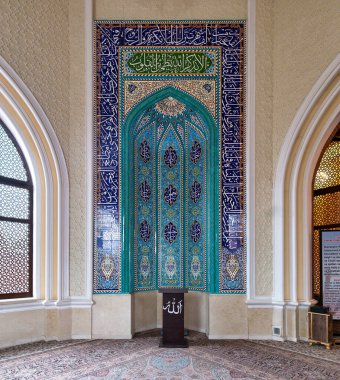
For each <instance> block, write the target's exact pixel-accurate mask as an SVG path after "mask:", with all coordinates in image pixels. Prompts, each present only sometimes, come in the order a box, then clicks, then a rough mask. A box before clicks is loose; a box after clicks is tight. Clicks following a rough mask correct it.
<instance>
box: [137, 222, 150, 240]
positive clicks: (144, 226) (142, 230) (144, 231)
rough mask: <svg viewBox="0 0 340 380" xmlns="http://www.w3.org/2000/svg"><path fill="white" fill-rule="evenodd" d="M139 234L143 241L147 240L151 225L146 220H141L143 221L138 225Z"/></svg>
mask: <svg viewBox="0 0 340 380" xmlns="http://www.w3.org/2000/svg"><path fill="white" fill-rule="evenodd" d="M139 234H140V237H141V239H142V240H143V241H148V240H149V238H150V235H151V227H150V224H149V223H148V222H147V221H146V220H143V222H142V223H141V224H140V225H139Z"/></svg>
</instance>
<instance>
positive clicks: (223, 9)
mask: <svg viewBox="0 0 340 380" xmlns="http://www.w3.org/2000/svg"><path fill="white" fill-rule="evenodd" d="M94 1H95V14H94V17H95V19H97V20H101V19H106V20H109V19H111V20H125V19H130V20H157V19H158V20H185V19H188V20H190V19H198V20H199V19H201V20H208V19H245V18H246V17H247V0H237V1H234V0H210V1H205V0H185V1H183V0H173V1H168V2H165V1H159V0H129V1H126V0H94Z"/></svg>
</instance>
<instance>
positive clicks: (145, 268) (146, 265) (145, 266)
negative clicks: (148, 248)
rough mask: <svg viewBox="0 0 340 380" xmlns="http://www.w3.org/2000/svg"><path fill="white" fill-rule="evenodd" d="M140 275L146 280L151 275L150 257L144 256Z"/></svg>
mask: <svg viewBox="0 0 340 380" xmlns="http://www.w3.org/2000/svg"><path fill="white" fill-rule="evenodd" d="M140 273H141V274H142V276H143V277H144V280H146V279H147V278H148V276H149V274H150V260H149V257H148V256H143V257H142V259H141V262H140Z"/></svg>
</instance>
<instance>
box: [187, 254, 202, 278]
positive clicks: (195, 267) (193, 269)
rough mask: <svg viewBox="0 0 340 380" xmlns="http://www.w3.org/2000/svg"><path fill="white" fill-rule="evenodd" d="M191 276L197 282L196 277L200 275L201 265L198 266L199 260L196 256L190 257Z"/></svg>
mask: <svg viewBox="0 0 340 380" xmlns="http://www.w3.org/2000/svg"><path fill="white" fill-rule="evenodd" d="M190 269H191V274H192V276H193V278H194V279H195V280H197V278H198V276H199V275H200V271H201V265H200V260H199V258H198V256H197V255H195V256H193V257H192V260H191V268H190Z"/></svg>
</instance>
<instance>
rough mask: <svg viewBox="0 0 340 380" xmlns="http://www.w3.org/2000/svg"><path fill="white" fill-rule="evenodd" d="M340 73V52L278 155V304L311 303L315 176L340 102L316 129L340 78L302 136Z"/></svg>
mask: <svg viewBox="0 0 340 380" xmlns="http://www.w3.org/2000/svg"><path fill="white" fill-rule="evenodd" d="M339 73H340V54H338V55H337V56H336V58H335V59H334V60H333V62H332V63H331V64H330V65H329V66H328V67H327V69H326V70H325V71H324V73H323V74H322V75H321V77H320V78H319V80H318V81H317V82H316V83H315V85H314V86H313V88H312V90H311V91H310V93H309V94H308V96H307V97H306V98H305V100H304V102H303V103H302V105H301V106H300V108H299V110H298V112H297V114H296V116H295V118H294V119H293V122H292V124H291V126H290V128H289V130H288V133H287V135H286V138H285V140H284V143H283V146H282V148H281V151H280V155H279V158H278V164H277V168H276V172H275V178H274V192H273V232H274V233H273V247H274V260H273V279H274V281H273V284H274V291H273V304H274V305H277V306H284V305H290V306H298V305H299V304H300V305H308V304H309V300H310V298H311V285H310V279H311V257H310V252H311V239H310V231H311V228H312V224H311V223H312V217H311V215H312V194H311V189H312V180H313V173H314V168H315V165H316V162H317V159H318V157H319V155H320V154H321V151H322V149H323V147H324V144H325V142H326V141H327V139H328V138H329V136H330V135H331V133H332V131H333V130H334V128H335V125H336V124H337V123H338V122H339V121H340V105H338V107H337V108H336V110H335V111H334V112H333V114H332V115H331V116H330V117H329V119H328V121H327V122H326V123H325V126H324V128H323V130H322V131H320V132H319V134H318V136H317V137H316V138H314V137H313V133H314V132H315V131H316V128H317V126H318V122H319V120H320V119H321V117H322V116H323V115H324V112H325V110H326V109H327V108H328V106H329V105H330V104H331V102H332V101H333V100H334V99H335V97H336V96H338V95H339V93H340V82H338V83H337V84H336V85H335V86H334V87H333V90H332V91H331V92H330V93H329V94H328V96H327V97H326V98H325V99H324V100H323V102H322V105H321V107H319V108H318V110H317V112H316V113H315V115H314V117H313V119H312V120H311V122H310V123H309V125H308V129H307V131H306V132H305V133H304V135H303V137H302V139H301V141H299V137H300V135H301V133H302V128H303V126H304V123H305V122H306V121H307V117H308V116H309V115H310V112H311V110H312V109H313V107H314V106H316V104H317V103H318V101H320V99H321V96H322V95H323V94H324V93H325V91H326V89H327V87H328V86H329V85H330V84H331V83H332V82H333V81H334V79H335V78H336V76H337V75H339ZM310 143H312V146H313V148H312V149H310V150H307V149H308V148H307V147H308V145H309V144H310ZM296 146H297V147H298V149H297V153H296V155H295V159H294V162H293V167H292V171H291V174H290V176H289V177H288V174H289V173H287V172H288V167H289V164H290V163H291V158H292V153H293V149H294V147H296ZM303 159H307V166H306V168H305V170H304V173H303V186H302V187H303V192H304V194H306V195H307V196H306V197H304V198H303V202H302V205H301V206H300V207H302V215H303V220H302V223H303V231H304V233H303V242H302V244H303V252H302V257H303V262H304V264H305V265H304V271H303V289H304V296H303V298H304V299H303V301H301V300H299V299H298V294H297V279H298V268H297V259H298V252H297V246H296V233H297V222H298V220H297V194H298V193H297V183H298V177H299V175H300V174H301V172H300V169H301V165H302V160H303ZM287 180H288V181H289V199H290V204H289V231H288V232H287V233H288V236H289V242H290V244H289V245H290V246H289V250H290V252H289V257H290V283H291V289H292V290H291V295H290V299H289V301H288V302H287V300H285V294H284V289H285V273H284V259H285V250H286V246H285V236H286V235H285V233H286V232H285V227H284V225H285V222H286V221H285V206H286V205H285V188H284V186H285V182H286V181H287Z"/></svg>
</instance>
